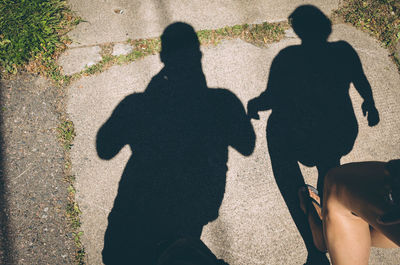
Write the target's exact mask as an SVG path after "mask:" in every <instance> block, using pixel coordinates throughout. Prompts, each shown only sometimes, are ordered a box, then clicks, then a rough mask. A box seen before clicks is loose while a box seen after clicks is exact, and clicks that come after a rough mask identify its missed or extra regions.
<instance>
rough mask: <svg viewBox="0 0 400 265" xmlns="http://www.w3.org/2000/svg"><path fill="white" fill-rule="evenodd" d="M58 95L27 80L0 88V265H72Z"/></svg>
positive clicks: (27, 77)
mask: <svg viewBox="0 0 400 265" xmlns="http://www.w3.org/2000/svg"><path fill="white" fill-rule="evenodd" d="M59 92H60V90H59V89H58V88H56V87H54V86H52V85H51V84H50V83H49V82H48V81H46V80H45V79H43V78H40V77H33V76H31V75H27V74H20V75H18V76H17V77H16V79H15V80H2V81H1V82H0V96H1V97H0V101H1V110H0V127H1V128H0V146H1V148H0V160H2V161H1V162H2V163H1V164H0V192H1V194H0V201H1V202H0V207H2V209H0V211H1V214H0V219H1V220H0V225H1V232H0V264H6V265H8V264H21V265H22V264H74V251H75V243H74V238H73V235H72V234H71V233H70V231H71V228H70V227H69V221H68V220H67V218H66V208H67V202H68V200H67V196H68V191H67V189H68V183H67V182H66V181H65V180H64V173H63V169H64V166H65V161H64V155H63V149H62V146H61V144H60V143H59V142H58V140H57V131H56V128H57V126H58V125H59V119H58V112H57V111H56V107H57V104H58V103H59V97H60V93H59ZM3 214H4V215H3ZM4 251H5V252H4ZM2 252H3V253H2Z"/></svg>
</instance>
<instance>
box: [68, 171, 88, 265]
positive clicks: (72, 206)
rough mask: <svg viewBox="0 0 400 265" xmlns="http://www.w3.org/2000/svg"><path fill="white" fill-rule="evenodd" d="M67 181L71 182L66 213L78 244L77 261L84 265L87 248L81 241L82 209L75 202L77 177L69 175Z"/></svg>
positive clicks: (76, 244)
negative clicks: (74, 184)
mask: <svg viewBox="0 0 400 265" xmlns="http://www.w3.org/2000/svg"><path fill="white" fill-rule="evenodd" d="M67 181H68V183H69V187H68V204H67V210H66V215H67V217H68V219H69V221H70V223H71V227H72V230H73V232H72V236H73V239H74V242H75V246H76V250H75V262H76V264H79V265H84V264H85V249H84V247H83V245H82V242H81V236H82V235H83V232H82V231H80V228H81V221H80V218H79V216H80V214H81V210H80V209H79V206H78V204H77V203H76V202H75V192H76V191H75V188H74V186H73V183H74V182H75V177H74V176H69V177H68V178H67Z"/></svg>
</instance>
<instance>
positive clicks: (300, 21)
mask: <svg viewBox="0 0 400 265" xmlns="http://www.w3.org/2000/svg"><path fill="white" fill-rule="evenodd" d="M289 22H290V24H291V25H292V27H293V30H294V32H295V33H296V34H297V36H299V38H301V39H302V40H310V39H311V40H327V39H328V37H329V35H330V34H331V32H332V23H331V21H330V20H329V18H328V17H327V16H326V15H325V14H324V13H322V11H321V10H319V9H318V8H317V7H315V6H313V5H302V6H299V7H298V8H296V9H295V10H294V11H293V13H292V14H290V16H289Z"/></svg>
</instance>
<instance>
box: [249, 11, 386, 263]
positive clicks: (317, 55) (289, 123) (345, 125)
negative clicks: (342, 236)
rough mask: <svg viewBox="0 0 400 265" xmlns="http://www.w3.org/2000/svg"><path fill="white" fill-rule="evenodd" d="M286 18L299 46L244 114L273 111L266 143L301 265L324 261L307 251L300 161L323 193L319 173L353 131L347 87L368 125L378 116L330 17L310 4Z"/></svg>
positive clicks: (345, 149)
mask: <svg viewBox="0 0 400 265" xmlns="http://www.w3.org/2000/svg"><path fill="white" fill-rule="evenodd" d="M289 20H290V22H291V25H292V27H293V29H294V31H295V32H296V34H297V35H298V36H299V37H300V38H301V41H302V42H301V45H294V46H289V47H287V48H285V49H283V50H281V51H280V52H279V54H278V55H277V56H276V57H275V58H274V60H273V62H272V65H271V69H270V73H269V79H268V85H267V89H266V90H265V91H264V92H263V93H261V95H260V96H259V97H257V98H254V99H252V100H250V101H249V102H248V106H247V108H248V115H249V116H250V117H251V118H255V119H259V116H258V114H257V112H258V111H262V110H269V109H271V110H272V113H271V115H270V117H269V119H268V124H267V141H268V150H269V153H270V158H271V163H272V169H273V173H274V177H275V180H276V183H277V185H278V187H279V190H280V192H281V194H282V196H283V198H284V200H285V202H286V205H287V207H288V208H289V211H290V214H291V216H292V218H293V220H294V222H295V223H296V226H297V228H298V230H299V231H300V233H301V236H302V237H303V240H304V241H305V244H306V247H307V250H308V253H309V256H308V261H307V263H306V264H329V262H328V260H327V259H326V257H325V256H324V255H322V254H321V253H318V252H317V251H316V249H315V247H314V246H313V243H312V238H311V233H310V230H309V227H308V224H307V220H306V218H305V216H304V214H303V212H301V210H300V208H299V199H298V195H297V194H298V190H299V187H300V186H303V185H304V184H305V183H304V179H303V176H302V174H301V171H300V168H299V165H298V162H300V163H302V164H304V165H306V166H309V167H312V166H316V167H317V169H318V184H317V187H318V190H319V192H320V195H321V196H322V192H323V180H324V176H325V174H326V173H327V171H328V170H329V169H330V168H333V167H336V166H338V165H339V164H340V159H341V157H342V156H343V155H346V154H348V153H349V152H350V151H351V150H352V148H353V145H354V142H355V139H356V137H357V134H358V124H357V120H356V117H355V114H354V110H353V106H352V102H351V99H350V96H349V88H350V83H353V84H354V86H355V88H356V89H357V91H358V92H359V94H360V95H361V97H362V98H363V99H364V103H363V104H362V111H363V113H364V116H365V115H367V114H368V124H369V125H370V126H374V125H376V124H377V123H378V122H379V115H378V111H377V109H376V108H375V104H374V100H373V96H372V91H371V87H370V85H369V82H368V80H367V78H366V76H365V74H364V72H363V69H362V66H361V62H360V59H359V57H358V55H357V53H356V51H355V50H354V49H353V48H352V47H351V45H350V44H348V43H347V42H345V41H338V42H328V41H327V39H328V36H329V35H330V33H331V31H332V28H331V22H330V20H329V19H328V18H327V17H326V16H325V15H324V14H323V13H322V12H321V11H320V10H319V9H318V8H316V7H314V6H311V5H304V6H300V7H298V8H297V9H296V10H295V11H294V12H293V13H292V14H291V15H290V16H289ZM321 198H322V197H321Z"/></svg>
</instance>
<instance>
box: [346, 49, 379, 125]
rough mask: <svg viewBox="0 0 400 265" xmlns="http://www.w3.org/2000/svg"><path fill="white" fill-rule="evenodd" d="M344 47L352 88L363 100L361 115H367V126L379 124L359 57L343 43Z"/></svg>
mask: <svg viewBox="0 0 400 265" xmlns="http://www.w3.org/2000/svg"><path fill="white" fill-rule="evenodd" d="M343 45H345V50H346V52H345V56H346V58H349V59H350V60H351V62H350V64H349V65H351V69H350V72H351V81H352V82H353V84H354V87H355V88H356V90H357V91H358V93H359V94H360V96H361V97H362V98H363V99H364V102H363V103H362V105H361V109H362V112H363V115H364V116H366V115H367V114H368V125H369V126H375V125H376V124H378V123H379V113H378V110H377V109H376V107H375V101H374V97H373V95H372V89H371V85H370V84H369V82H368V79H367V77H366V76H365V74H364V70H363V68H362V64H361V60H360V57H359V56H358V54H357V52H356V51H355V50H354V49H353V47H351V46H350V44H348V43H346V42H343Z"/></svg>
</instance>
